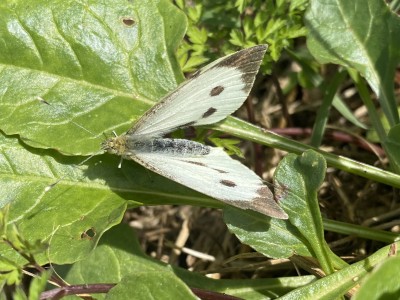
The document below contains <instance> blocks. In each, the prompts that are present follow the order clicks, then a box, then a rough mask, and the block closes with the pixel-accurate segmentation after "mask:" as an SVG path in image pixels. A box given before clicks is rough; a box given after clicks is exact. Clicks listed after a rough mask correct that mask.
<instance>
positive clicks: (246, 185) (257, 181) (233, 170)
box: [130, 139, 287, 218]
mask: <svg viewBox="0 0 400 300" xmlns="http://www.w3.org/2000/svg"><path fill="white" fill-rule="evenodd" d="M160 140H162V139H160ZM164 140H168V141H172V140H171V139H164ZM180 141H183V140H180ZM186 142H187V147H188V148H190V147H191V146H190V145H191V144H197V145H201V144H199V143H196V142H192V141H186ZM202 147H204V149H207V151H206V153H203V154H195V155H189V154H186V155H182V153H181V152H180V153H165V152H164V153H160V152H158V151H153V152H150V151H140V152H136V153H135V152H133V153H132V156H131V157H130V158H131V159H133V160H135V161H136V162H138V163H140V164H141V165H143V166H144V167H146V168H148V169H150V170H152V171H153V172H156V173H158V174H160V175H162V176H164V177H167V178H169V179H171V180H173V181H176V182H178V183H180V184H183V185H185V186H187V187H190V188H192V189H194V190H196V191H198V192H200V193H203V194H206V195H208V196H210V197H213V198H216V199H219V200H221V201H223V202H226V203H228V204H230V205H233V206H236V207H239V208H242V209H252V210H255V211H258V212H260V213H263V214H266V215H268V216H272V217H276V218H287V215H286V214H285V213H284V212H283V211H282V209H281V208H280V207H279V206H278V204H277V203H276V202H275V201H274V197H273V195H272V193H271V191H270V190H269V189H268V188H267V187H266V186H265V185H264V183H263V181H262V180H261V178H260V177H258V176H257V175H256V174H255V173H254V172H253V171H251V170H250V169H248V168H247V167H246V166H244V165H243V164H241V163H240V162H239V161H237V160H234V159H232V158H231V157H230V156H229V155H228V154H226V153H225V152H224V151H223V149H221V148H216V147H208V146H204V145H202ZM203 152H204V151H203Z"/></svg>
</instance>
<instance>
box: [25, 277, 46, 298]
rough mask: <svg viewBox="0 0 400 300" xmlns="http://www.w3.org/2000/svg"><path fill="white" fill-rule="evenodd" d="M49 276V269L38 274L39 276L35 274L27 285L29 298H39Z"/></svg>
mask: <svg viewBox="0 0 400 300" xmlns="http://www.w3.org/2000/svg"><path fill="white" fill-rule="evenodd" d="M50 276H51V271H45V272H43V273H41V274H40V276H35V277H34V278H33V279H32V281H31V284H30V285H29V295H28V299H29V300H36V299H39V297H40V293H42V292H43V291H44V290H45V288H46V285H47V280H48V279H49V278H50Z"/></svg>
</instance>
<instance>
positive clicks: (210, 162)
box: [102, 45, 288, 219]
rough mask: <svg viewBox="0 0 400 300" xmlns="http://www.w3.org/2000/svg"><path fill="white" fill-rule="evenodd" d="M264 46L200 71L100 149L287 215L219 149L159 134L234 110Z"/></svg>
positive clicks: (225, 197) (240, 203)
mask: <svg viewBox="0 0 400 300" xmlns="http://www.w3.org/2000/svg"><path fill="white" fill-rule="evenodd" d="M266 49H267V46H266V45H259V46H255V47H252V48H248V49H245V50H242V51H239V52H236V53H234V54H232V55H228V56H225V57H223V58H221V59H219V60H217V61H215V62H213V63H211V64H209V65H208V66H206V67H205V68H203V69H201V70H199V71H198V72H196V73H195V74H194V75H193V77H192V78H190V79H189V80H187V81H186V82H184V83H183V84H181V85H180V86H179V87H178V88H176V89H175V90H174V91H172V92H171V93H170V94H168V95H167V96H166V97H164V98H163V99H162V100H161V101H160V102H159V103H157V104H156V105H155V106H153V107H152V108H151V109H150V110H149V111H147V112H146V113H145V114H144V115H143V116H142V117H141V118H140V119H139V120H138V121H137V122H136V123H135V124H134V125H133V127H132V128H131V129H130V130H129V131H128V132H127V133H125V134H123V135H121V136H117V137H114V138H110V139H108V140H106V141H105V142H103V144H102V148H103V150H106V151H108V152H109V153H113V154H117V155H120V156H122V158H124V159H132V160H134V161H136V162H137V163H139V164H141V165H143V166H144V167H146V168H148V169H150V170H152V171H154V172H156V173H158V174H160V175H162V176H165V177H167V178H169V179H171V180H173V181H176V182H178V183H180V184H183V185H185V186H188V187H190V188H192V189H194V190H196V191H198V192H201V193H203V194H206V195H208V196H211V197H213V198H216V199H219V200H221V201H223V202H225V203H228V204H231V205H233V206H236V207H239V208H242V209H251V210H254V211H258V212H260V213H263V214H265V215H268V216H271V217H275V218H280V219H287V217H288V216H287V214H286V213H285V212H284V211H283V210H282V209H281V208H280V207H279V206H278V204H277V203H276V202H275V201H274V197H273V195H272V193H271V191H270V190H269V189H268V187H267V186H265V185H264V184H263V181H262V179H261V178H260V177H258V176H257V175H256V174H255V173H254V172H253V171H251V170H250V169H248V168H247V167H245V166H244V165H242V164H241V163H240V162H238V161H237V160H234V159H232V158H231V157H230V156H229V155H228V154H226V153H225V152H224V151H223V149H221V148H216V147H210V146H206V145H203V144H200V143H197V142H194V141H190V140H185V139H169V138H162V136H163V135H164V134H166V133H169V132H171V131H173V130H175V129H177V128H182V127H186V126H195V125H207V124H213V123H216V122H218V121H220V120H222V119H224V118H226V117H227V116H228V115H230V114H231V113H233V112H234V111H235V110H237V109H238V108H239V107H240V106H241V105H242V104H243V102H244V101H245V100H246V98H247V96H248V94H249V92H250V90H251V88H252V86H253V83H254V79H255V76H256V74H257V72H258V69H259V67H260V64H261V61H262V58H263V56H264V53H265V51H266Z"/></svg>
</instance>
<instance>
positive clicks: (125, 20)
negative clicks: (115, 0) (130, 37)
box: [122, 17, 136, 27]
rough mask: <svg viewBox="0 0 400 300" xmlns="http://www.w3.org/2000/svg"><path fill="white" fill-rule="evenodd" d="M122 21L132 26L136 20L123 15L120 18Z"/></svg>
mask: <svg viewBox="0 0 400 300" xmlns="http://www.w3.org/2000/svg"><path fill="white" fill-rule="evenodd" d="M122 23H124V24H125V25H126V26H128V27H132V26H133V25H135V23H136V22H135V20H134V19H133V18H131V17H123V18H122Z"/></svg>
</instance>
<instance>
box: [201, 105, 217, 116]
mask: <svg viewBox="0 0 400 300" xmlns="http://www.w3.org/2000/svg"><path fill="white" fill-rule="evenodd" d="M216 111H217V109H216V108H214V107H210V108H209V109H208V110H207V111H206V112H205V113H204V114H203V116H202V118H203V119H205V118H207V117H209V116H211V115H212V114H214V113H215V112H216Z"/></svg>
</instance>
